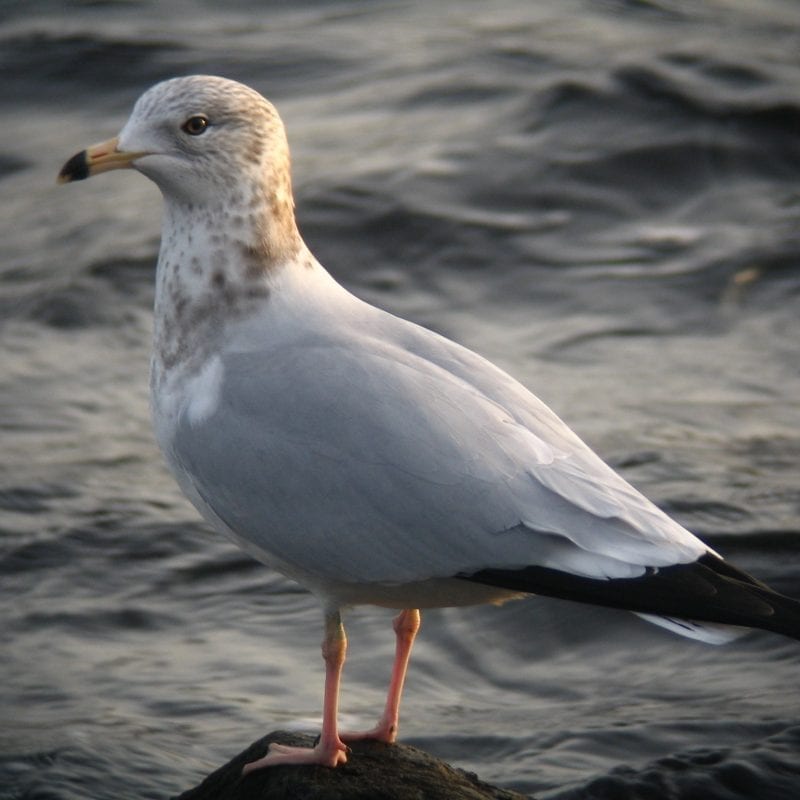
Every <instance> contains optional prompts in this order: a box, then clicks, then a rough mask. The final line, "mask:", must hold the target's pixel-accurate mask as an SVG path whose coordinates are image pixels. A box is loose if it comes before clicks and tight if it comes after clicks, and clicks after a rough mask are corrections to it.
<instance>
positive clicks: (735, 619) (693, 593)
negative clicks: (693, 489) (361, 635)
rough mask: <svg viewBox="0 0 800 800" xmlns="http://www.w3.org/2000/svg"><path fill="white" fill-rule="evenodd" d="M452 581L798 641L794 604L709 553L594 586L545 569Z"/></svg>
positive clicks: (797, 604)
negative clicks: (758, 631)
mask: <svg viewBox="0 0 800 800" xmlns="http://www.w3.org/2000/svg"><path fill="white" fill-rule="evenodd" d="M458 577H459V578H464V579H466V580H471V581H476V582H478V583H485V584H489V585H490V586H501V587H503V588H504V589H512V590H516V591H521V592H528V593H531V594H542V595H549V596H550V597H559V598H562V599H564V600H577V601H578V602H581V603H592V604H594V605H600V606H610V607H612V608H620V609H627V610H628V611H636V612H639V613H641V614H657V615H661V616H668V617H675V618H678V619H689V620H696V621H698V622H712V623H719V624H722V625H737V626H741V627H747V628H761V629H762V630H767V631H772V632H774V633H780V634H782V635H783V636H789V637H790V638H792V639H798V640H800V601H798V600H794V599H792V598H790V597H786V596H784V595H781V594H778V593H777V592H774V591H772V590H771V589H769V588H768V587H767V586H766V585H765V584H763V583H761V582H760V581H758V580H756V579H755V578H753V577H752V576H751V575H748V574H747V573H746V572H743V571H741V570H739V569H737V568H736V567H733V566H731V565H730V564H729V563H728V562H727V561H723V560H722V559H721V558H719V557H717V556H716V555H714V554H712V553H706V554H705V555H704V556H702V557H701V558H699V559H698V560H697V561H695V562H693V563H690V564H675V565H673V566H670V567H660V568H659V569H649V570H648V571H647V572H646V573H645V574H644V575H642V576H641V577H639V578H617V579H611V580H595V579H592V578H585V577H582V576H580V575H571V574H569V573H566V572H561V571H560V570H555V569H549V568H547V567H525V568H524V569H518V570H502V569H485V570H481V571H480V572H477V573H474V574H472V575H459V576H458Z"/></svg>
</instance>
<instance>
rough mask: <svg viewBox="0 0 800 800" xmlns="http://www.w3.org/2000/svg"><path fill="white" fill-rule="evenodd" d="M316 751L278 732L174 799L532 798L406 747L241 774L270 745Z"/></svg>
mask: <svg viewBox="0 0 800 800" xmlns="http://www.w3.org/2000/svg"><path fill="white" fill-rule="evenodd" d="M274 741H279V742H281V743H282V744H291V745H300V746H305V747H311V746H312V745H313V743H314V740H313V737H311V736H308V735H306V734H301V733H287V732H285V731H275V732H274V733H270V734H269V735H267V736H265V737H264V738H263V739H259V741H257V742H255V743H254V744H252V745H250V747H248V748H247V750H245V751H244V752H243V753H240V754H239V755H238V756H236V757H235V758H234V759H232V760H231V761H229V762H228V763H227V764H226V765H225V766H224V767H220V768H219V769H218V770H217V771H216V772H213V773H212V774H211V775H209V776H208V777H207V778H206V779H205V780H204V781H203V782H202V783H201V784H200V785H199V786H197V787H196V788H194V789H190V790H189V791H188V792H184V793H183V794H181V795H180V796H179V797H176V798H174V800H529V798H526V796H525V795H521V794H518V793H517V792H511V791H508V790H506V789H498V788H497V787H496V786H489V785H488V784H486V783H483V782H482V781H480V780H478V778H477V777H476V776H475V775H473V774H471V773H469V772H464V770H460V769H456V768H454V767H451V766H450V765H449V764H446V763H445V762H444V761H440V760H439V759H438V758H434V757H433V756H431V755H429V754H428V753H425V752H423V751H422V750H418V749H417V748H415V747H410V746H409V745H405V744H390V745H387V744H382V743H381V742H356V743H354V744H353V746H352V750H351V753H350V755H349V756H348V760H347V763H346V764H342V765H341V766H338V767H336V769H330V768H328V767H309V766H294V765H292V766H288V765H287V766H279V767H270V768H268V769H261V770H257V771H255V772H251V773H250V774H249V775H247V776H246V777H243V776H242V767H243V766H244V765H245V764H246V763H247V762H248V761H254V760H255V759H257V758H260V757H261V756H263V755H264V753H266V751H267V747H268V746H269V744H270V742H274Z"/></svg>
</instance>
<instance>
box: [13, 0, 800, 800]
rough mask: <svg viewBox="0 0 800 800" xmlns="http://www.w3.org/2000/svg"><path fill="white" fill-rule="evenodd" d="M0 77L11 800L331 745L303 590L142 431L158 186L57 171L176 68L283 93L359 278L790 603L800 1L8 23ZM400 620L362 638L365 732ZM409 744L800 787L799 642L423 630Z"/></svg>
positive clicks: (518, 764) (316, 198)
mask: <svg viewBox="0 0 800 800" xmlns="http://www.w3.org/2000/svg"><path fill="white" fill-rule="evenodd" d="M223 5H224V8H221V6H223ZM0 70H1V71H2V77H3V79H2V81H0V109H1V112H2V123H1V124H0V178H1V180H0V219H2V225H3V235H2V274H1V275H0V313H1V314H2V328H0V335H2V342H0V347H1V349H0V359H2V369H0V400H1V401H2V410H1V411H0V426H2V445H1V447H2V461H1V463H0V470H1V472H0V476H1V479H2V492H1V493H0V505H1V506H2V511H1V512H0V513H1V514H2V516H0V603H1V604H2V606H1V607H2V618H1V619H0V640H1V641H2V647H1V649H0V798H2V799H3V800H10V798H47V799H50V798H53V799H55V798H58V799H59V800H67V799H69V800H72V799H73V798H76V799H77V798H120V797H126V798H140V797H141V798H144V797H147V798H163V797H167V796H169V795H170V794H172V793H177V792H178V791H180V790H182V789H185V788H188V787H189V786H191V785H193V784H195V783H196V782H198V781H199V780H200V778H201V777H202V776H204V775H205V774H206V773H207V772H209V771H210V770H211V769H212V768H214V767H216V766H217V765H218V764H220V763H222V762H223V761H224V760H227V758H228V757H230V756H232V755H233V754H235V753H237V752H239V751H240V750H241V749H243V748H244V747H245V746H246V745H248V744H249V743H250V742H251V741H252V740H254V739H256V738H258V737H259V736H261V735H262V734H263V733H265V732H267V731H269V730H273V729H275V728H276V727H280V726H296V727H312V728H313V727H316V726H318V724H319V714H320V707H321V693H322V664H321V660H320V658H319V651H318V641H319V639H320V635H321V630H320V629H321V621H320V615H319V611H318V608H317V605H316V603H315V601H314V600H313V598H311V597H310V596H309V595H307V594H306V593H304V592H303V591H301V590H300V589H299V588H297V587H296V586H294V585H293V584H291V583H290V582H288V581H287V580H285V579H284V578H282V577H280V576H278V575H274V574H271V573H270V572H268V571H267V570H266V569H265V568H263V567H261V566H259V565H258V564H256V563H255V562H251V561H250V560H249V559H248V558H247V557H245V556H244V555H242V554H240V553H239V552H238V551H237V550H236V549H235V548H234V547H233V546H232V545H229V544H228V543H227V542H226V541H224V540H222V539H221V538H220V537H218V536H215V535H212V534H211V533H209V532H208V530H207V529H206V527H205V526H204V525H203V524H202V523H201V522H200V521H199V520H198V517H197V515H196V514H195V513H194V511H193V510H192V509H191V508H190V507H189V505H188V503H187V502H186V501H184V500H183V499H182V497H181V496H180V495H179V493H178V490H177V488H176V487H175V485H174V484H173V482H172V480H171V479H170V478H169V477H168V475H167V473H166V471H165V469H164V467H163V465H162V463H161V460H160V456H159V454H158V452H157V451H156V448H155V445H154V442H153V438H152V436H151V433H150V427H149V419H148V409H147V391H146V384H147V362H148V349H149V336H150V305H151V301H152V294H153V291H152V279H153V264H154V260H155V254H156V251H157V246H158V235H159V218H160V198H159V196H158V193H157V191H156V189H155V188H154V187H153V186H152V185H150V184H149V183H148V182H147V181H146V180H145V179H144V178H142V177H141V176H138V175H135V174H132V173H115V174H111V175H104V176H101V177H100V178H98V179H95V180H92V181H89V182H88V183H85V184H78V185H75V186H69V187H65V188H59V189H56V188H55V187H54V185H53V181H54V178H55V174H56V172H57V170H58V168H59V167H60V165H61V163H62V162H63V161H64V160H65V159H66V158H67V157H68V156H70V155H71V154H72V153H73V152H75V151H76V150H78V149H80V148H82V147H84V146H86V145H87V144H89V143H92V142H95V141H99V140H102V139H105V138H107V137H109V136H112V135H114V134H115V133H116V132H117V131H118V130H119V128H120V127H121V125H122V123H123V122H124V120H125V119H126V117H127V113H128V111H129V109H130V106H131V104H132V102H133V101H134V100H135V98H136V97H137V96H138V95H139V94H140V93H141V92H142V91H143V90H144V89H146V88H147V87H148V86H150V85H151V84H152V83H154V82H156V81H157V80H160V79H162V78H166V77H171V76H174V75H179V74H187V73H193V72H207V73H218V74H222V75H226V76H228V77H231V78H235V79H239V80H242V81H245V82H246V83H249V84H251V85H253V86H255V87H256V88H258V89H259V90H260V91H262V92H263V93H264V94H265V95H266V96H268V97H270V98H271V99H272V100H273V101H274V102H275V103H276V104H277V105H278V107H279V109H280V111H281V113H282V115H283V116H284V119H285V121H286V123H287V126H288V129H289V135H290V141H291V144H292V147H293V155H294V168H295V184H296V193H297V206H298V213H299V218H300V224H301V229H302V230H303V232H304V234H305V236H306V238H307V240H308V241H309V244H310V245H311V246H312V249H313V250H314V251H315V252H316V254H317V255H318V257H319V258H320V260H321V261H322V262H323V263H324V264H326V265H327V266H328V268H329V269H330V270H331V271H332V272H333V273H334V275H336V276H337V277H338V278H339V279H340V280H341V281H342V282H343V283H345V284H346V285H347V286H349V287H350V288H351V289H353V290H354V291H355V292H356V293H358V294H359V295H361V296H362V297H365V298H367V299H369V300H370V301H372V302H375V303H377V304H379V305H381V306H383V307H385V308H387V309H390V310H392V311H394V312H396V313H400V314H402V315H404V316H408V317H410V318H412V319H414V320H416V321H418V322H421V323H423V324H425V325H427V326H429V327H432V328H434V329H436V330H438V331H441V332H443V333H445V334H447V335H449V336H451V337H453V338H455V339H457V340H459V341H461V342H463V343H465V344H467V345H468V346H470V347H473V348H474V349H477V350H479V351H480V352H482V353H483V354H484V355H486V356H488V357H490V358H491V359H493V360H495V361H496V362H498V363H500V364H501V365H502V366H504V367H506V368H507V369H509V370H510V371H511V372H513V373H514V374H515V375H516V376H517V377H519V378H521V379H522V380H523V381H524V382H526V383H527V384H528V385H529V386H530V387H531V388H532V389H533V390H534V391H536V392H537V393H538V394H539V395H540V396H542V397H543V398H544V399H545V400H546V401H547V402H549V403H550V404H551V405H552V406H553V407H554V408H555V409H556V410H557V411H558V412H559V413H560V414H561V416H562V417H564V418H565V419H566V420H567V421H568V422H569V423H570V424H571V425H572V426H573V427H574V428H575V429H576V430H578V431H579V432H580V433H581V434H582V435H583V436H584V438H586V439H587V440H588V441H589V442H590V443H591V444H592V445H593V446H594V447H595V448H596V449H597V450H598V451H599V452H600V453H601V454H602V455H603V456H604V457H605V458H607V459H609V460H610V461H611V462H612V463H614V464H615V465H616V466H617V467H618V468H619V469H620V470H621V471H622V472H623V474H624V475H625V476H626V477H627V478H628V479H630V480H631V481H633V482H634V483H635V484H636V485H637V486H639V487H640V488H641V489H642V490H644V491H645V493H647V494H648V495H649V496H650V497H651V498H652V499H653V500H655V501H656V502H657V503H659V504H660V505H661V506H662V507H665V508H667V509H668V510H669V511H670V512H671V513H673V514H674V515H675V516H676V517H677V518H678V519H679V520H680V521H681V522H682V523H684V524H686V525H687V526H688V527H690V528H691V529H693V530H694V531H696V532H698V533H699V534H701V535H702V536H704V537H705V538H706V539H707V540H708V541H709V542H711V543H712V544H713V545H714V546H715V547H717V548H718V549H719V550H721V551H722V552H723V553H724V554H726V555H729V556H730V557H731V558H732V559H733V560H735V561H736V563H738V564H739V565H740V566H742V567H744V568H746V569H748V570H750V571H752V572H754V573H755V574H757V575H758V576H759V577H761V578H762V579H764V580H766V581H768V582H770V583H771V584H772V585H773V586H774V587H775V588H777V589H779V590H781V591H784V592H786V593H789V594H794V595H796V596H800V559H799V558H798V556H799V555H800V536H799V535H798V532H799V531H800V488H799V487H798V462H799V461H800V433H798V432H799V431H800V399H799V398H800V373H799V371H798V355H799V352H800V344H799V342H800V340H799V338H798V337H799V336H800V314H798V311H800V264H798V253H800V237H799V236H798V220H800V191H799V190H798V186H800V184H799V183H798V179H800V158H799V157H800V138H799V134H800V5H799V4H798V3H796V2H794V0H725V1H723V0H663V2H648V1H647V0H638V1H637V0H629V1H628V2H623V0H616V1H615V0H605V1H602V0H595V1H592V0H543V1H542V2H536V3H534V2H528V1H527V0H501V1H500V2H493V3H489V2H455V0H446V1H445V2H437V3H433V2H424V1H423V0H418V2H373V3H357V2H329V3H326V2H311V1H310V0H308V1H306V2H295V3H277V2H274V3H257V2H255V0H249V1H248V0H241V1H240V2H233V3H227V4H216V3H211V2H199V0H194V1H190V0H185V1H184V2H156V1H155V0H150V2H147V0H130V2H78V0H73V2H46V1H45V0H35V1H34V0H28V1H27V2H1V3H0ZM389 619H390V614H389V613H388V612H386V611H381V610H377V609H370V608H366V609H358V610H356V611H354V612H353V613H352V614H351V615H350V617H349V625H348V630H349V633H350V641H351V650H350V657H349V661H348V664H347V667H346V672H345V683H344V688H343V695H342V709H343V719H344V722H345V724H346V725H349V726H351V727H352V726H353V725H362V726H363V725H367V724H371V723H372V721H373V718H374V717H375V716H376V715H377V713H378V711H379V709H380V706H381V703H382V699H383V693H384V690H385V683H386V681H387V680H388V673H389V664H390V660H391V652H392V648H393V641H392V634H391V628H390V626H389ZM401 734H402V738H403V739H404V740H405V741H406V742H409V743H412V744H416V745H419V746H422V747H425V748H427V749H429V750H430V751H432V752H433V753H435V754H437V755H440V756H442V757H445V758H447V759H450V760H452V761H453V762H454V763H456V764H457V765H459V766H462V767H465V768H468V769H470V770H474V771H477V772H478V773H479V774H480V775H481V776H482V777H483V778H485V779H486V780H489V781H493V782H496V783H499V784H502V785H504V786H507V787H511V788H516V789H518V790H521V791H525V792H536V793H537V795H538V796H540V797H543V798H564V799H565V798H573V799H575V798H590V797H591V798H601V797H654V796H655V797H664V798H666V797H686V798H689V797H691V798H709V799H710V800H718V799H721V798H743V797H753V798H796V797H800V644H798V643H796V642H792V641H789V640H785V639H781V638H780V637H776V636H771V635H768V634H761V633H754V634H751V635H749V636H747V637H746V638H744V639H741V640H740V641H738V642H736V643H734V644H732V645H728V646H727V647H723V648H715V647H710V646H705V645H701V644H696V643H693V642H690V641H687V640H683V639H679V638H677V637H674V636H671V635H670V634H668V633H666V632H662V631H660V630H658V629H656V628H653V627H650V626H647V625H646V624H645V623H643V622H640V621H639V620H637V619H636V618H635V617H633V616H629V615H626V614H621V613H614V612H610V611H603V610H598V609H591V608H586V607H580V606H573V605H570V604H566V603H558V602H555V601H548V600H532V601H528V602H524V603H517V604H511V605H508V606H506V607H505V608H502V609H495V608H476V609H466V610H464V609H462V610H453V609H449V610H444V611H438V612H431V613H428V614H427V615H426V616H425V618H424V620H423V629H422V633H421V636H420V639H419V645H418V648H417V650H416V653H415V657H414V659H413V660H412V667H411V672H410V675H409V680H408V684H407V690H406V696H405V704H404V715H403V725H402V730H401ZM615 792H619V793H618V794H615Z"/></svg>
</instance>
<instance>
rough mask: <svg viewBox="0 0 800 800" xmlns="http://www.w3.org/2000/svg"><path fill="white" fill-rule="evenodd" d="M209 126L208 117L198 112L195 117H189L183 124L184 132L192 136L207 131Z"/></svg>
mask: <svg viewBox="0 0 800 800" xmlns="http://www.w3.org/2000/svg"><path fill="white" fill-rule="evenodd" d="M207 127H208V117H204V116H203V115H202V114H196V115H195V116H193V117H189V119H187V120H186V122H184V123H183V125H181V130H182V131H183V132H184V133H188V134H189V135H190V136H199V135H200V134H201V133H204V132H205V130H206V128H207Z"/></svg>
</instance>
